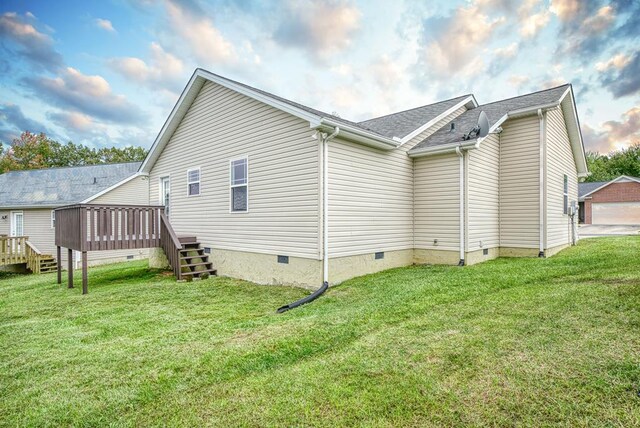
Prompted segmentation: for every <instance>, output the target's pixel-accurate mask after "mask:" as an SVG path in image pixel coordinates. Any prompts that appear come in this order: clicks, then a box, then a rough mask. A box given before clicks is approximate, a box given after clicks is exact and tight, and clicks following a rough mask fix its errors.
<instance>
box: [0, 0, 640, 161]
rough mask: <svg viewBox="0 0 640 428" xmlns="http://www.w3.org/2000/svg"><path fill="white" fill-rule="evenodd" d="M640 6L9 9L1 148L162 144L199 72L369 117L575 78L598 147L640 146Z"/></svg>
mask: <svg viewBox="0 0 640 428" xmlns="http://www.w3.org/2000/svg"><path fill="white" fill-rule="evenodd" d="M638 28H640V1H637V0H619V1H615V2H610V3H608V2H603V1H592V0H551V1H548V0H524V1H522V2H517V1H510V0H470V1H461V2H458V3H456V2H451V1H419V0H415V1H411V0H404V1H403V0H394V1H388V2H387V1H371V2H367V1H364V0H361V1H358V0H314V1H312V0H285V1H281V2H276V1H265V0H243V1H239V2H234V1H231V0H218V1H207V2H205V1H198V0H182V1H179V0H137V1H136V0H105V1H101V2H86V1H84V0H78V1H63V0H59V1H13V0H3V1H2V3H1V4H0V141H4V142H5V143H6V142H9V141H10V140H11V139H12V138H13V137H15V136H16V135H19V133H20V132H21V131H22V130H30V131H32V132H40V131H43V132H46V133H47V134H49V135H51V136H53V137H54V138H56V139H58V140H59V141H69V140H72V141H74V142H76V143H84V144H88V145H92V146H96V147H100V146H103V145H114V144H115V145H141V146H144V147H149V146H150V145H151V144H152V142H153V139H154V138H155V136H156V134H157V133H158V131H159V129H160V127H161V126H162V123H163V122H164V120H165V118H166V116H167V115H168V113H169V112H170V110H171V108H172V107H173V105H174V103H175V101H176V100H177V98H178V96H179V94H180V92H181V90H182V88H183V87H184V85H185V84H186V83H187V81H188V79H189V77H190V75H191V73H192V72H193V70H194V69H195V68H196V67H202V68H205V69H208V70H210V71H212V72H214V73H218V74H222V75H224V76H227V77H230V78H232V79H235V80H239V81H242V82H244V83H247V84H250V85H252V86H256V87H258V88H261V89H265V90H268V91H270V92H273V93H275V94H278V95H281V96H284V97H286V98H290V99H293V100H295V101H298V102H300V103H303V104H306V105H309V106H312V107H315V108H318V109H320V110H324V111H327V112H329V113H334V112H335V113H337V114H339V115H340V116H341V117H343V118H347V119H351V120H364V119H367V118H370V117H374V116H378V115H381V114H385V113H389V112H393V111H399V110H405V109H407V108H411V107H415V106H419V105H424V104H429V103H431V102H435V101H438V100H442V99H446V98H450V97H453V96H457V95H461V94H465V93H469V92H472V93H474V94H475V95H476V98H477V99H478V101H479V102H480V103H481V104H482V103H486V102H490V101H494V100H497V99H501V98H507V97H512V96H515V95H519V94H524V93H527V92H531V91H536V90H541V89H545V88H548V87H553V86H557V85H559V84H562V83H565V82H571V83H573V85H574V90H575V92H576V98H577V104H578V109H579V115H580V120H581V122H582V132H583V136H584V139H585V145H586V146H587V149H590V150H598V151H600V152H608V151H610V150H613V149H618V148H621V147H625V146H627V145H629V144H630V143H631V142H635V141H640V47H639V46H640V30H638Z"/></svg>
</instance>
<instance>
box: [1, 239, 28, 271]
mask: <svg viewBox="0 0 640 428" xmlns="http://www.w3.org/2000/svg"><path fill="white" fill-rule="evenodd" d="M28 239H29V237H28V236H6V235H3V236H0V265H14V264H20V263H25V262H26V251H27V250H26V247H27V240H28Z"/></svg>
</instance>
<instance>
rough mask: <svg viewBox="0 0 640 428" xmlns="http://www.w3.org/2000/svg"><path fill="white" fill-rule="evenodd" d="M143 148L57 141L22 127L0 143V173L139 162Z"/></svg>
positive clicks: (143, 151)
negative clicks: (8, 140) (5, 143)
mask: <svg viewBox="0 0 640 428" xmlns="http://www.w3.org/2000/svg"><path fill="white" fill-rule="evenodd" d="M146 155H147V151H146V150H145V149H144V148H142V147H131V146H130V147H123V148H118V147H103V148H100V149H95V148H90V147H87V146H84V145H82V144H74V143H72V142H68V143H67V144H60V143H59V142H57V141H55V140H53V139H51V138H49V137H47V136H46V135H45V134H44V133H40V134H32V133H31V132H28V131H25V132H23V133H22V135H20V138H16V139H14V140H13V142H12V143H11V145H10V146H9V148H8V149H5V148H4V147H3V146H2V144H0V173H4V172H9V171H17V170H25V169H41V168H53V167H67V166H82V165H97V164H108V163H121V162H140V161H142V160H144V158H145V156H146Z"/></svg>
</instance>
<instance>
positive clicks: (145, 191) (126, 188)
mask: <svg viewBox="0 0 640 428" xmlns="http://www.w3.org/2000/svg"><path fill="white" fill-rule="evenodd" d="M153 202H154V204H155V203H156V201H153ZM89 203H90V204H112V205H148V204H149V179H148V177H144V176H138V177H135V178H133V179H131V180H130V181H127V182H126V183H124V184H122V185H120V186H118V187H116V188H115V189H113V190H111V191H109V192H107V193H105V194H104V195H102V196H98V197H97V198H95V199H93V200H91V201H89Z"/></svg>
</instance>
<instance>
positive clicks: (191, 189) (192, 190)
mask: <svg viewBox="0 0 640 428" xmlns="http://www.w3.org/2000/svg"><path fill="white" fill-rule="evenodd" d="M187 193H188V195H189V196H197V195H199V194H200V168H198V169H190V170H189V171H187Z"/></svg>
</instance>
